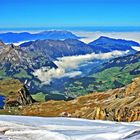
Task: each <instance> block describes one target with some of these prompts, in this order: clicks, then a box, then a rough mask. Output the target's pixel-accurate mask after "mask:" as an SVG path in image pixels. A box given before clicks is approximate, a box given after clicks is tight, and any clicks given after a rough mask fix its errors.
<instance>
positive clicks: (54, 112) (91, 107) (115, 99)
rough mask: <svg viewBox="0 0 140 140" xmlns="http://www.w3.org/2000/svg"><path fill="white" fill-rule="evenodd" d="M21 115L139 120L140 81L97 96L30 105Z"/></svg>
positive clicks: (97, 93) (98, 93)
mask: <svg viewBox="0 0 140 140" xmlns="http://www.w3.org/2000/svg"><path fill="white" fill-rule="evenodd" d="M21 114H22V115H35V116H46V117H48V116H50V117H52V116H64V117H78V118H87V119H100V120H111V121H127V122H131V121H136V120H140V77H139V78H136V79H134V80H133V82H132V83H131V84H129V85H127V86H125V87H123V88H118V89H114V90H108V91H107V92H96V93H93V94H89V95H86V96H81V97H78V98H76V99H75V100H71V101H68V102H66V101H48V102H40V103H34V104H32V105H27V106H26V107H24V108H23V109H21Z"/></svg>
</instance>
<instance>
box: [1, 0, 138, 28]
mask: <svg viewBox="0 0 140 140" xmlns="http://www.w3.org/2000/svg"><path fill="white" fill-rule="evenodd" d="M139 15H140V0H0V27H1V28H4V27H5V28H14V27H15V28H16V27H48V26H49V27H51V26H140V16H139Z"/></svg>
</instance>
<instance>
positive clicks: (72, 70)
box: [33, 51, 129, 84]
mask: <svg viewBox="0 0 140 140" xmlns="http://www.w3.org/2000/svg"><path fill="white" fill-rule="evenodd" d="M128 52H129V51H113V52H108V53H100V54H95V53H91V54H86V55H78V56H66V57H62V58H58V60H57V61H54V63H55V64H56V65H57V66H58V68H57V69H55V68H52V69H50V70H47V67H43V68H41V69H38V70H36V71H35V72H34V73H33V74H34V75H35V76H37V77H38V78H39V79H40V80H41V81H42V83H43V84H50V82H51V81H52V80H53V79H58V78H62V77H70V78H72V77H76V76H79V75H81V74H82V71H79V70H77V69H78V67H80V65H83V64H87V63H88V62H90V61H92V60H105V59H110V58H115V57H118V56H122V55H125V54H127V53H128Z"/></svg>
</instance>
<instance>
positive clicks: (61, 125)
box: [0, 115, 140, 140]
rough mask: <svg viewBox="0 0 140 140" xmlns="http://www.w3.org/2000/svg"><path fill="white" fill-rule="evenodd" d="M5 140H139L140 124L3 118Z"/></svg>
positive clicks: (1, 133)
mask: <svg viewBox="0 0 140 140" xmlns="http://www.w3.org/2000/svg"><path fill="white" fill-rule="evenodd" d="M0 139H1V140H9V139H10V140H123V139H125V140H139V139H140V122H133V123H132V122H131V123H122V122H111V121H99V120H86V119H75V118H55V117H54V118H53V117H52V118H41V117H27V116H8V115H1V116H0Z"/></svg>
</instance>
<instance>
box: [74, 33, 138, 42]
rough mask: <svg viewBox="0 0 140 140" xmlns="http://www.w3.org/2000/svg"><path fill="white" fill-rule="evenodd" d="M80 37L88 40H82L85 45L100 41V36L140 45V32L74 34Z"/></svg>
mask: <svg viewBox="0 0 140 140" xmlns="http://www.w3.org/2000/svg"><path fill="white" fill-rule="evenodd" d="M74 33H75V34H76V35H78V36H84V37H86V38H82V39H81V41H83V42H85V43H89V42H91V41H93V40H96V39H98V38H99V37H100V36H106V37H110V38H115V39H126V40H133V41H136V42H138V43H140V32H99V31H98V32H97V31H96V32H85V31H83V32H82V31H79V32H74Z"/></svg>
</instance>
